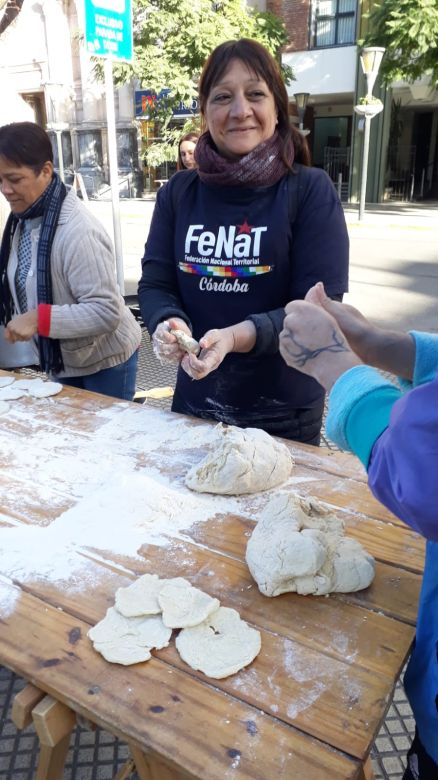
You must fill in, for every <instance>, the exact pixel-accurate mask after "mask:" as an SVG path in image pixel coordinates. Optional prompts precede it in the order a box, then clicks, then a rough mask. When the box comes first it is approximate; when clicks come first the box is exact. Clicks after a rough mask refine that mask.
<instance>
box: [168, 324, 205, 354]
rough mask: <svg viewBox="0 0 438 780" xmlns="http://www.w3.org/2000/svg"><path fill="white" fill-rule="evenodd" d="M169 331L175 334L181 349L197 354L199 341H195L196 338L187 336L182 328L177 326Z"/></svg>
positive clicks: (199, 349) (199, 348)
mask: <svg viewBox="0 0 438 780" xmlns="http://www.w3.org/2000/svg"><path fill="white" fill-rule="evenodd" d="M170 332H171V333H172V334H173V335H174V336H175V338H176V340H177V342H178V344H179V346H180V347H181V349H184V350H185V351H186V352H193V354H194V355H199V353H200V351H201V347H200V346H199V343H198V342H197V341H196V339H194V338H192V337H191V336H189V335H188V334H187V333H185V332H184V331H183V330H178V329H177V328H175V330H171V331H170Z"/></svg>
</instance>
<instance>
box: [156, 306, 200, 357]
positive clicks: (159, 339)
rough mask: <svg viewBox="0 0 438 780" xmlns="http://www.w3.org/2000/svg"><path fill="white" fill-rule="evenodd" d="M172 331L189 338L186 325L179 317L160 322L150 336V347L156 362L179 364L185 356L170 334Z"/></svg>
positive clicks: (175, 339) (189, 334)
mask: <svg viewBox="0 0 438 780" xmlns="http://www.w3.org/2000/svg"><path fill="white" fill-rule="evenodd" d="M173 330H179V331H182V332H183V333H185V334H186V335H187V336H188V337H190V338H191V333H190V329H189V327H188V325H187V324H186V323H185V322H184V320H181V319H180V318H179V317H173V318H172V319H169V320H163V322H160V323H159V325H157V327H156V329H155V331H154V333H153V335H152V347H153V350H154V354H155V355H156V357H157V358H158V360H160V361H161V362H163V363H180V362H181V360H182V358H183V357H184V355H185V354H186V351H185V350H184V349H183V348H182V347H181V345H180V344H179V343H178V339H177V337H176V336H175V335H174V333H172V331H173Z"/></svg>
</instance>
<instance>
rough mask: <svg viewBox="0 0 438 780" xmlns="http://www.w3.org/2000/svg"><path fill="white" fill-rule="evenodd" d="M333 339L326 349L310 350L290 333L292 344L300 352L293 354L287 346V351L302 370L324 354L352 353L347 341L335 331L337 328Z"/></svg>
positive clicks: (289, 338) (289, 337)
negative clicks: (309, 362)
mask: <svg viewBox="0 0 438 780" xmlns="http://www.w3.org/2000/svg"><path fill="white" fill-rule="evenodd" d="M332 339H333V341H332V343H331V344H327V345H326V346H324V347H318V349H309V347H306V346H304V344H300V342H299V341H297V339H296V338H294V336H293V335H292V334H291V333H288V340H290V341H292V343H293V344H294V345H295V346H296V347H297V348H298V351H296V352H293V351H292V349H291V347H290V346H289V345H287V351H288V352H289V354H290V356H291V357H292V358H293V359H294V362H295V364H296V365H297V366H299V367H300V368H301V367H302V366H305V365H306V363H307V362H308V361H309V360H315V358H317V357H318V356H319V355H321V353H322V352H350V351H351V350H350V348H349V346H348V344H347V342H346V341H345V339H344V338H343V337H342V336H341V334H340V333H339V332H337V331H336V330H335V328H333V333H332Z"/></svg>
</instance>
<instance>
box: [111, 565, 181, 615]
mask: <svg viewBox="0 0 438 780" xmlns="http://www.w3.org/2000/svg"><path fill="white" fill-rule="evenodd" d="M167 582H169V580H164V579H163V580H160V578H159V577H158V574H143V576H142V577H139V578H138V580H135V582H133V583H132V585H128V587H126V588H118V590H116V609H117V610H118V611H119V612H120V614H121V615H124V616H125V617H136V616H138V615H158V614H159V613H160V612H161V607H160V605H159V603H158V594H159V592H160V590H161V588H162V587H163V585H165V584H166V583H167Z"/></svg>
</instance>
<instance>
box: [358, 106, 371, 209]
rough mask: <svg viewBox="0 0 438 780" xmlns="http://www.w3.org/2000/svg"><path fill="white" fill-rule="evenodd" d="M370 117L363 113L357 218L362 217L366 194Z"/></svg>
mask: <svg viewBox="0 0 438 780" xmlns="http://www.w3.org/2000/svg"><path fill="white" fill-rule="evenodd" d="M370 124H371V117H370V116H368V115H367V114H365V129H364V135H363V154H362V176H361V180H360V198H359V219H363V215H364V212H365V199H366V194H367V170H368V152H369V148H370Z"/></svg>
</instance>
